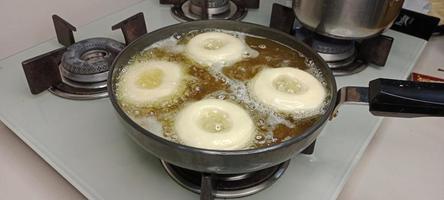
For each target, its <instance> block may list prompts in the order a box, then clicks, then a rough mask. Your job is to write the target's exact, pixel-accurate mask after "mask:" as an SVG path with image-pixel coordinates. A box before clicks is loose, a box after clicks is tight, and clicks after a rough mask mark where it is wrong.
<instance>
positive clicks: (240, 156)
mask: <svg viewBox="0 0 444 200" xmlns="http://www.w3.org/2000/svg"><path fill="white" fill-rule="evenodd" d="M211 28H217V29H225V30H231V31H238V32H243V33H249V34H253V35H257V36H261V37H265V38H268V39H271V40H275V41H277V42H280V43H282V44H286V45H287V46H289V47H291V48H293V49H296V50H298V51H299V52H301V53H302V54H304V55H305V56H307V57H308V58H310V59H311V60H312V61H313V62H314V64H315V65H316V66H317V67H318V68H319V70H320V71H321V72H322V74H323V76H324V79H325V81H326V83H327V85H328V87H327V89H328V96H329V97H330V98H331V101H330V104H329V105H328V106H327V109H326V112H325V114H324V115H323V116H322V117H321V118H320V120H319V121H318V122H316V123H315V124H314V125H313V126H312V127H310V128H308V129H307V130H306V131H305V132H304V133H303V134H301V135H300V136H298V137H294V138H291V139H289V140H286V141H284V142H282V143H280V144H276V145H273V146H269V147H262V148H257V149H249V150H237V151H219V150H208V149H199V148H194V147H190V146H185V145H182V144H178V143H174V142H170V141H168V140H166V139H164V138H161V137H159V136H156V135H155V134H152V133H150V132H149V131H147V130H146V129H144V128H142V127H141V126H139V125H138V124H137V123H135V122H134V121H133V120H131V118H130V117H129V116H128V115H127V114H126V113H125V112H124V111H123V110H122V108H121V107H120V105H119V104H118V102H117V100H116V96H115V93H116V92H115V90H116V78H117V75H118V74H119V72H120V70H121V69H122V67H123V66H125V65H126V64H127V63H128V61H129V59H130V58H131V57H132V56H133V55H135V54H137V53H139V52H140V51H143V50H144V49H145V48H146V47H148V46H150V45H151V44H153V43H155V42H158V41H160V40H163V39H166V38H168V37H170V36H172V35H175V34H181V33H187V32H189V31H191V30H202V29H211ZM110 72H111V73H110V74H109V78H108V92H109V97H110V100H111V102H112V104H113V106H114V108H115V109H116V111H117V113H118V114H119V115H120V117H121V119H122V120H123V123H124V124H126V125H127V126H128V127H130V129H131V131H130V132H129V133H130V136H131V137H132V138H133V139H134V140H135V141H136V142H137V143H138V144H140V145H141V146H142V147H144V148H145V149H146V150H147V151H149V152H150V153H152V154H154V155H155V156H157V157H158V158H160V159H162V160H164V161H166V162H169V163H171V164H174V165H177V166H180V167H183V168H187V169H191V170H195V171H200V172H206V173H216V174H237V173H246V172H252V171H257V170H261V169H265V168H268V167H271V166H275V165H278V164H280V163H282V162H284V161H287V160H289V159H290V157H292V156H293V155H294V154H297V153H299V152H300V151H302V150H303V149H305V148H306V147H307V146H308V145H309V144H311V143H312V142H313V141H314V140H315V139H316V137H317V136H318V135H319V133H320V132H321V130H322V129H323V127H324V125H325V123H326V122H327V120H328V119H329V117H330V116H332V115H333V113H334V109H335V108H336V106H337V105H338V104H341V103H344V102H369V103H370V110H371V111H372V113H374V114H383V115H397V116H404V117H405V116H413V115H415V116H423V115H436V116H444V84H442V85H441V84H424V83H414V82H408V81H395V80H387V79H383V80H376V81H372V82H371V84H370V88H363V87H347V88H343V89H341V90H340V91H339V92H337V90H336V82H335V78H334V76H333V74H332V72H331V71H330V68H329V67H328V65H327V64H326V63H325V62H324V60H323V59H322V58H321V57H320V56H319V55H318V54H317V53H316V52H315V51H313V50H312V49H311V48H310V47H308V46H307V45H305V44H304V43H302V42H299V41H297V40H296V39H295V38H294V37H293V36H291V35H288V34H285V33H283V32H280V31H277V30H274V29H271V28H268V27H265V26H261V25H256V24H251V23H245V22H238V21H227V20H211V21H194V22H187V23H181V24H176V25H172V26H168V27H165V28H162V29H159V30H157V31H154V32H151V33H148V34H145V35H143V36H142V37H140V38H138V39H137V40H135V41H134V42H132V43H131V44H129V45H128V46H127V47H126V48H125V49H124V50H123V51H122V52H120V54H119V55H118V56H117V57H116V59H115V60H114V62H113V64H112V66H111V71H110ZM420 92H426V95H424V93H423V94H421V93H420ZM338 95H339V96H338ZM427 95H429V96H427ZM337 97H339V98H337ZM421 98H422V99H421ZM414 113H416V114H414Z"/></svg>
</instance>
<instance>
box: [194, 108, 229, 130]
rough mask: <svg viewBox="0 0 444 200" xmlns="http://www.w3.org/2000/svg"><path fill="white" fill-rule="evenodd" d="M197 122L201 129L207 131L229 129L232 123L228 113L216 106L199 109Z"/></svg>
mask: <svg viewBox="0 0 444 200" xmlns="http://www.w3.org/2000/svg"><path fill="white" fill-rule="evenodd" d="M197 122H198V123H199V125H200V127H201V128H202V129H203V130H205V131H207V132H209V133H223V132H226V131H229V130H230V129H231V127H232V124H233V123H232V122H231V119H230V116H229V115H228V113H226V112H225V111H223V110H220V109H217V108H209V109H205V110H203V111H201V112H200V115H199V118H198V120H197Z"/></svg>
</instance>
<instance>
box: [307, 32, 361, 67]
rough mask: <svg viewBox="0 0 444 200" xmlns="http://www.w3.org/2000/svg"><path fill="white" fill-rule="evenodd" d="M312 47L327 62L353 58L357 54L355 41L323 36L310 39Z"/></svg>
mask: <svg viewBox="0 0 444 200" xmlns="http://www.w3.org/2000/svg"><path fill="white" fill-rule="evenodd" d="M307 43H309V44H310V43H311V44H310V45H311V46H312V47H313V49H315V50H316V51H317V52H318V53H319V55H321V57H322V58H323V59H324V60H325V61H327V62H337V61H341V60H345V59H347V58H350V57H352V56H353V55H354V54H355V42H354V41H353V40H338V39H333V38H328V37H325V36H321V35H317V34H316V35H314V36H313V38H310V42H307Z"/></svg>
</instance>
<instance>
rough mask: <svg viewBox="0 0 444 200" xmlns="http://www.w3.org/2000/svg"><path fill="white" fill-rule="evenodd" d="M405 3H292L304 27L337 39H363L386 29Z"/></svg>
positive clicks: (306, 0) (380, 0)
mask: <svg viewBox="0 0 444 200" xmlns="http://www.w3.org/2000/svg"><path fill="white" fill-rule="evenodd" d="M403 3H404V0H293V10H294V13H295V14H296V17H297V19H298V20H299V21H300V22H301V23H302V24H303V25H304V27H306V28H308V29H310V30H313V31H315V32H317V33H319V34H321V35H325V36H329V37H334V38H338V39H363V38H368V37H372V36H374V35H377V34H380V33H381V32H382V31H384V30H385V29H387V28H388V27H389V26H390V25H391V24H392V23H393V21H394V20H395V19H396V17H397V16H398V15H399V12H400V11H401V8H402V4H403Z"/></svg>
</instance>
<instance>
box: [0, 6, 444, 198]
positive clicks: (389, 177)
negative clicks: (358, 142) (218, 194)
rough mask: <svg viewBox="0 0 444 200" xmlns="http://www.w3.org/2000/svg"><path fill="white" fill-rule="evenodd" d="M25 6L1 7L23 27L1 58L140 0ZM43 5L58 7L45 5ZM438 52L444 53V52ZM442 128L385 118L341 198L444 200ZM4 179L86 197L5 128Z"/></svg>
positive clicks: (4, 39) (38, 190)
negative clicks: (58, 28)
mask: <svg viewBox="0 0 444 200" xmlns="http://www.w3.org/2000/svg"><path fill="white" fill-rule="evenodd" d="M24 2H26V1H24V0H23V2H21V1H14V2H12V1H11V2H7V3H5V2H2V3H0V13H1V14H0V17H2V18H3V19H6V18H10V19H11V20H13V22H15V23H17V25H16V26H15V27H14V28H11V29H8V30H6V31H3V33H2V34H1V37H0V44H1V45H0V58H1V57H5V56H7V55H9V54H12V53H14V52H16V51H19V50H23V49H26V48H27V47H29V46H31V45H33V44H35V43H38V42H41V41H43V40H45V39H47V38H50V37H52V36H53V29H52V28H46V29H45V28H42V27H41V26H40V24H41V23H45V26H51V22H50V17H49V16H50V14H52V13H58V14H61V15H62V16H63V17H65V16H68V17H67V19H69V20H70V21H72V22H73V23H75V25H78V26H80V25H82V24H84V23H87V22H88V21H89V20H92V19H95V18H97V17H99V16H102V15H105V14H107V13H110V12H112V11H113V10H118V9H120V8H124V7H126V6H128V5H129V4H131V3H135V2H137V1H136V0H132V1H126V2H124V3H122V2H121V1H115V2H116V4H109V3H108V2H109V1H106V2H107V3H106V6H104V7H105V8H104V7H101V6H95V5H102V4H105V1H104V0H95V1H86V0H83V1H81V2H79V1H76V2H77V3H76V4H75V5H77V4H79V5H83V6H84V5H92V6H87V7H89V9H88V10H89V11H90V12H88V13H83V12H82V14H81V15H80V14H78V13H79V12H81V11H82V9H84V7H81V6H75V5H71V4H61V5H59V6H58V8H57V9H54V10H51V9H47V10H44V11H40V12H37V13H36V12H31V10H29V11H28V12H26V9H32V6H29V7H27V8H25V12H23V13H32V14H33V16H31V15H30V14H28V15H24V16H21V17H22V18H15V19H12V18H11V16H12V14H14V13H13V11H15V10H17V9H19V8H20V6H22V5H24ZM54 2H55V1H54ZM113 2H114V1H113ZM117 2H120V3H117ZM43 3H48V4H49V3H53V2H52V1H51V0H45V1H44V2H43ZM4 4H6V5H4ZM72 4H73V3H72ZM11 7H12V8H11ZM6 8H8V9H6ZM20 9H23V7H22V8H20ZM9 15H11V16H9ZM43 19H44V20H43ZM21 20H22V21H21ZM26 20H27V21H26ZM39 20H40V21H39ZM23 21H24V22H23ZM4 23H5V24H4ZM8 24H9V23H8ZM13 24H14V23H13ZM20 24H30V27H26V30H27V31H24V30H23V29H25V28H24V27H21V26H19V25H20ZM148 24H149V22H148ZM0 25H2V27H6V22H4V21H1V22H0ZM33 30H35V31H36V33H35V35H33V34H29V33H30V32H31V31H33ZM33 33H34V32H33ZM30 35H32V37H30ZM14 37H17V38H23V40H24V41H25V42H23V41H19V42H16V41H14V39H13V38H14ZM438 39H440V40H442V39H444V38H437V40H438ZM436 51H441V52H443V53H444V47H441V49H436ZM426 52H427V51H425V53H426ZM443 55H444V54H443ZM442 124H444V119H442V118H420V119H385V120H384V122H383V123H382V125H381V127H380V128H379V129H378V131H377V133H376V135H375V137H374V138H373V140H372V142H371V143H370V145H369V146H368V148H367V151H366V152H365V154H364V155H363V157H362V159H361V161H360V162H359V163H358V165H357V167H356V168H355V170H354V172H353V173H352V175H351V177H350V179H349V181H348V182H347V183H346V185H345V187H344V190H343V191H342V193H341V194H340V195H339V198H338V199H341V200H348V199H364V200H365V199H430V200H435V199H436V200H440V199H444V170H443V169H444V158H443V154H444V134H442V132H443V131H442V130H441V129H442V127H443V125H442ZM0 177H2V178H1V179H0V199H82V198H84V197H83V196H82V195H81V194H80V193H79V192H78V191H77V190H76V189H75V188H74V187H73V186H71V185H70V184H69V183H68V182H67V181H66V180H65V179H63V177H61V176H60V175H59V174H58V173H57V172H55V170H53V169H52V168H51V167H50V166H49V165H48V164H47V163H46V162H45V161H43V160H42V159H41V158H40V157H39V156H38V155H37V154H36V153H34V152H33V151H32V150H31V149H30V148H29V147H28V146H27V145H26V144H24V143H23V142H22V141H21V140H20V139H19V138H18V137H17V136H15V134H14V133H12V132H11V131H10V130H9V129H8V128H6V127H5V126H4V125H3V124H2V123H0Z"/></svg>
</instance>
